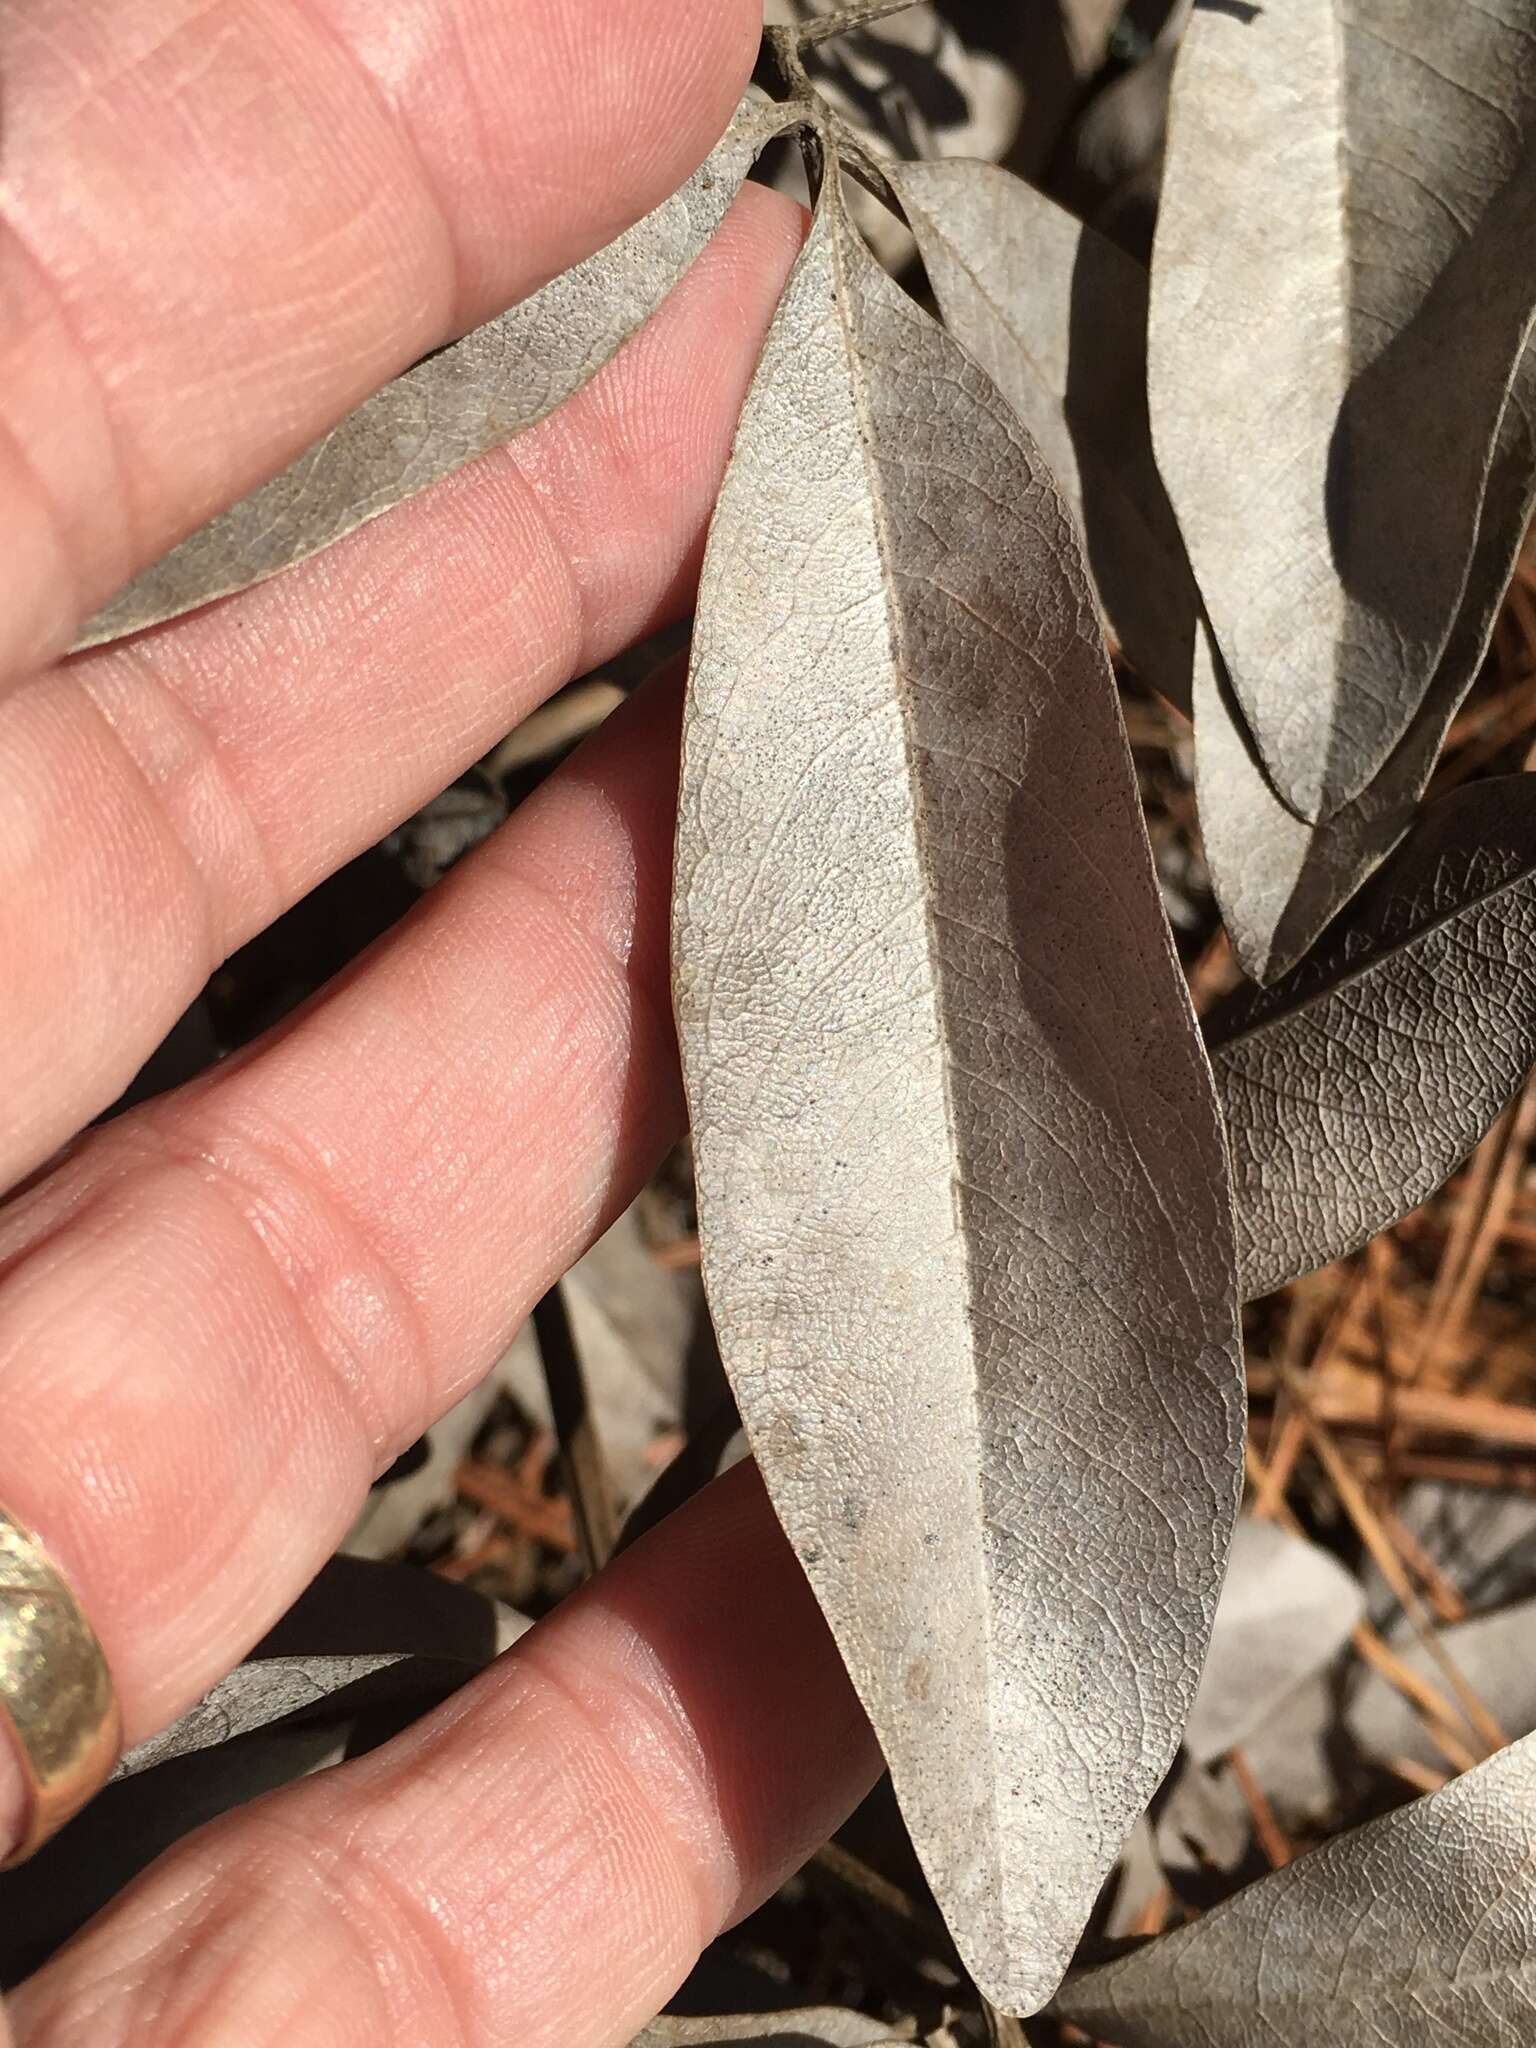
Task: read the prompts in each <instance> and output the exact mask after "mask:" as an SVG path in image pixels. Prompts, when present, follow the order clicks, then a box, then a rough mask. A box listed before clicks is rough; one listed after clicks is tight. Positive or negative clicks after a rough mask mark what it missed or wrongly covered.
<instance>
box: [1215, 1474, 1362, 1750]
mask: <svg viewBox="0 0 1536 2048" xmlns="http://www.w3.org/2000/svg"><path fill="white" fill-rule="evenodd" d="M1364 1611H1365V1593H1364V1591H1363V1589H1362V1588H1361V1585H1360V1582H1359V1581H1358V1579H1354V1578H1352V1577H1351V1576H1350V1574H1349V1573H1348V1572H1347V1571H1345V1569H1344V1567H1343V1566H1342V1565H1341V1564H1340V1563H1339V1562H1338V1560H1337V1559H1336V1558H1334V1557H1331V1556H1330V1555H1329V1553H1328V1552H1327V1551H1326V1550H1321V1549H1319V1547H1318V1546H1317V1544H1315V1543H1308V1542H1306V1541H1305V1540H1304V1539H1303V1538H1302V1537H1300V1536H1292V1535H1289V1534H1288V1533H1287V1532H1286V1531H1285V1530H1284V1529H1281V1528H1279V1527H1277V1526H1276V1524H1275V1523H1273V1522H1260V1521H1255V1520H1254V1519H1253V1517H1252V1516H1248V1515H1245V1516H1244V1517H1243V1519H1242V1520H1241V1521H1240V1522H1239V1523H1238V1525H1237V1531H1236V1534H1235V1536H1234V1538H1233V1542H1232V1558H1231V1562H1230V1564H1229V1565H1228V1567H1227V1581H1226V1584H1225V1585H1224V1586H1223V1587H1222V1590H1221V1604H1220V1606H1219V1607H1218V1608H1217V1609H1216V1620H1215V1624H1214V1626H1213V1627H1212V1629H1211V1647H1210V1652H1209V1655H1208V1656H1207V1657H1206V1660H1205V1670H1204V1671H1203V1672H1202V1673H1201V1677H1200V1690H1199V1692H1198V1693H1197V1694H1196V1696H1195V1704H1194V1706H1193V1708H1192V1709H1191V1710H1190V1716H1189V1722H1188V1725H1187V1726H1186V1728H1185V1730H1184V1746H1185V1748H1186V1749H1187V1750H1188V1751H1189V1753H1190V1755H1191V1756H1192V1757H1193V1758H1194V1759H1195V1761H1196V1763H1200V1764H1209V1763H1214V1762H1215V1760H1216V1759H1217V1758H1218V1757H1221V1756H1225V1755H1226V1753H1227V1751H1228V1750H1229V1749H1233V1748H1235V1747H1236V1745H1237V1744H1238V1743H1240V1742H1242V1741H1243V1740H1245V1738H1246V1737H1247V1736H1248V1735H1250V1734H1251V1733H1252V1732H1253V1730H1254V1729H1255V1728H1258V1727H1259V1726H1261V1725H1262V1723H1263V1722H1264V1721H1266V1720H1267V1719H1268V1718H1269V1716H1270V1715H1271V1714H1272V1713H1273V1712H1274V1711H1275V1710H1276V1708H1278V1707H1279V1706H1280V1705H1281V1704H1282V1703H1283V1702H1284V1701H1285V1700H1286V1699H1287V1698H1288V1697H1289V1695H1290V1694H1291V1693H1293V1692H1295V1691H1296V1689H1297V1688H1298V1687H1299V1686H1301V1685H1303V1684H1305V1682H1306V1681H1307V1679H1309V1678H1310V1677H1311V1676H1312V1675H1313V1673H1314V1672H1317V1671H1320V1670H1321V1669H1322V1667H1323V1666H1324V1665H1325V1664H1327V1663H1329V1662H1330V1661H1331V1660H1332V1659H1333V1657H1334V1656H1335V1655H1336V1654H1337V1653H1338V1651H1339V1650H1340V1649H1341V1648H1342V1647H1343V1645H1344V1644H1345V1643H1346V1642H1347V1641H1348V1639H1349V1635H1350V1632H1351V1630H1352V1629H1353V1628H1354V1626H1355V1624H1356V1622H1358V1621H1359V1619H1360V1617H1361V1615H1362V1614H1363V1613H1364Z"/></svg>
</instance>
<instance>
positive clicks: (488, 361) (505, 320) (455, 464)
mask: <svg viewBox="0 0 1536 2048" xmlns="http://www.w3.org/2000/svg"><path fill="white" fill-rule="evenodd" d="M788 118H790V116H789V114H788V112H787V110H786V109H785V108H783V107H781V106H777V105H772V104H770V103H769V102H767V101H766V100H763V99H761V98H758V97H757V96H755V95H753V96H749V97H748V98H747V99H745V100H743V102H742V104H741V106H740V107H739V108H738V109H737V112H736V115H735V117H734V119H733V120H732V122H731V125H730V127H729V128H728V129H727V130H726V132H725V135H724V137H723V139H722V140H721V142H720V143H719V145H718V146H717V147H716V149H715V151H714V153H713V155H712V156H710V157H709V158H708V160H707V161H706V162H705V163H704V164H703V165H702V166H701V167H700V168H699V169H698V170H697V171H695V173H694V175H693V176H692V177H691V178H690V179H689V180H688V182H687V184H685V185H684V186H683V187H682V188H681V190H680V191H678V192H675V193H674V194H673V195H672V197H671V198H670V199H668V200H667V201H666V202H665V203H664V204H663V205H661V206H659V207H657V208H656V210H655V211H654V212H653V213H650V214H647V215H646V217H645V218H644V219H643V220H641V221H639V222H637V223H636V225H635V226H634V227H632V228H631V229H630V230H629V231H628V233H626V234H623V235H621V236H620V237H619V239H618V240H617V241H616V242H612V243H610V244H609V245H608V247H607V248H606V249H601V250H599V251H598V253H597V254H596V255H595V256H591V257H589V258H588V259H587V261H586V262H585V263H580V264H578V265H577V266H576V267H575V269H573V270H568V271H566V272H565V273H564V274H563V275H562V276H560V277H557V278H555V279H553V280H552V282H551V283H549V284H547V285H545V286H544V287H543V289H542V290H541V291H538V292H535V293H534V294H533V296H532V297H531V298H528V299H524V300H523V301H522V303H521V304H520V305H516V306H513V307H512V308H511V309H510V311H508V312H506V313H503V314H502V315H501V317H500V318H499V319H496V320H492V321H490V322H488V323H487V325H485V326H484V327H478V328H476V329H475V330H474V332H473V333H471V334H467V335H465V336H464V338H463V339H462V340H461V341H458V342H455V343H454V344H453V346H452V347H450V348H445V349H442V350H441V351H439V353H437V354H436V355H432V356H428V357H427V358H426V359H425V360H424V361H422V362H420V363H418V364H417V365H416V366H415V368H414V369H411V370H408V371H407V372H406V373H405V374H404V376H401V377H397V378H396V379H395V380H394V382H393V383H391V384H387V385H385V387H384V389H383V390H382V391H379V392H377V393H376V394H375V395H374V396H373V397H372V398H370V399H368V400H366V401H365V403H364V404H362V405H360V406H359V407H358V408H357V410H356V411H355V412H353V413H351V414H350V415H349V416H348V417H347V418H346V419H345V420H343V421H342V423H341V424H340V425H339V426H338V427H336V428H334V429H333V430H332V431H331V432H330V433H329V434H327V435H326V436H325V438H324V439H323V440H321V441H318V442H317V443H316V444H315V446H314V447H313V448H311V449H309V450H308V451H307V452H306V453H305V454H304V455H302V456H300V458H299V459H298V461H297V462H295V463H293V464H292V465H291V466H290V467H289V468H288V469H285V470H284V471H283V472H282V473H281V475H279V476H276V477H274V478H273V479H272V481H271V482H270V483H268V484H264V485H263V486H262V487H261V489H260V490H257V491H255V492H253V493H252V494H251V495H250V496H249V497H247V498H243V499H241V501H240V502H239V503H238V504H237V505H233V506H231V508H230V509H229V510H228V511H227V512H224V513H221V514H220V516H219V517H218V518H217V519H215V520H213V521H212V522H211V524H209V525H207V526H204V527H200V528H199V529H198V531H197V532H196V533H194V534H192V535H191V536H190V537H189V538H188V539H187V540H184V541H183V542H182V543H181V545H180V546H179V547H178V548H175V549H173V550H172V552H171V553H170V554H168V555H167V556H165V557H164V559H163V560H162V561H159V562H157V563H156V564H155V565H154V566H153V567H152V568H150V569H147V570H146V571H145V572H144V574H143V575H141V576H139V577H137V578H136V579H135V580H134V582H132V583H131V584H129V586H128V588H127V589H126V590H124V591H123V592H122V593H121V594H120V595H119V596H118V597H116V598H114V599H113V601H112V602H111V603H110V604H109V605H107V606H106V607H105V608H104V609H103V610H101V611H99V612H98V613H97V614H96V616H95V617H94V618H93V619H92V620H90V621H89V623H88V624H87V625H86V626H85V627H84V629H83V630H82V632H81V634H80V637H79V639H78V640H77V641H76V643H75V645H76V647H77V648H79V647H93V646H95V645H97V644H98V643H99V642H101V641H103V640H113V639H116V638H118V637H119V636H120V635H122V634H124V633H136V632H139V631H140V630H141V629H142V628H143V627H145V626H152V625H156V624H158V623H159V622H160V621H161V620H164V619H170V618H175V617H176V616H177V615H178V614H179V613H181V612H186V611H190V610H192V609H193V607H194V606H197V605H201V604H207V603H208V602H209V601H210V600H211V599H213V598H217V597H227V596H229V595H230V593H231V592H233V591H237V590H244V589H246V588H247V587H248V586H249V585H251V584H253V583H260V582H262V581H263V580H264V579H265V578H267V577H269V576H275V575H277V574H278V573H279V572H280V571H281V570H283V569H288V568H291V567H292V566H293V564H294V563H295V562H302V561H303V560H305V558H306V557H307V556H310V555H313V554H317V553H319V551H320V550H321V549H322V548H326V547H329V546H330V545H331V543H332V542H333V541H338V540H340V539H342V538H343V537H344V536H345V535H346V534H348V533H351V532H352V531H353V529H354V528H356V527H359V526H362V525H363V524H365V522H366V521H368V520H370V519H377V518H378V517H379V515H380V514H381V513H383V512H388V511H390V510H391V509H392V508H393V507H394V506H396V505H399V504H402V503H404V501H405V500H406V499H407V498H410V497H413V496H414V495H415V494H416V492H418V491H422V490H425V489H426V488H427V486H428V485H429V484H434V483H438V482H440V481H441V479H442V478H443V477H445V476H449V475H451V474H452V472H453V471H454V470H456V469H461V468H463V466H464V465H465V463H467V462H472V461H474V459H475V458H476V457H477V456H480V455H484V454H486V453H487V452H488V450H490V449H492V448H496V447H499V446H500V445H501V444H502V443H503V442H505V441H509V440H510V439H511V438H512V436H513V435H514V434H519V433H521V432H523V431H524V429H525V428H528V427H532V426H535V425H537V423H538V422H539V421H540V420H541V419H543V418H545V417H546V416H547V415H548V414H549V413H551V412H553V411H554V409H555V407H556V406H557V405H560V404H562V403H563V402H564V401H565V400H566V399H567V398H569V397H570V396H571V395H572V393H573V392H576V391H579V390H580V388H581V386H582V385H583V384H585V383H586V382H587V381H588V380H589V379H590V378H591V377H593V376H595V375H596V374H597V372H598V371H599V370H600V369H601V368H602V367H603V365H604V364H605V363H606V362H607V361H609V359H610V358H611V357H612V356H613V355H614V354H615V353H616V352H617V351H618V349H619V348H620V347H621V346H622V345H623V343H624V342H626V341H627V340H628V339H629V337H630V336H631V335H632V334H633V333H635V332H636V330H637V329H638V328H640V327H642V326H644V324H645V322H646V321H647V320H648V319H649V318H650V316H651V314H652V313H653V312H654V311H655V310H656V308H657V306H659V305H660V303H661V301H662V300H663V299H664V298H665V297H666V295H667V293H668V292H669V291H670V290H671V289H672V287H673V285H675V284H676V283H677V281H678V279H679V278H680V277H681V276H682V274H683V272H684V271H685V270H687V268H688V267H689V265H690V264H691V263H692V262H693V260H694V258H695V257H696V256H697V255H698V254H699V252H700V250H701V249H702V248H703V247H704V245H705V244H706V242H708V241H709V239H710V237H711V236H712V235H713V234H714V232H715V229H716V228H717V227H718V226H719V225H720V222H721V221H722V220H723V219H724V217H725V214H726V210H727V209H728V207H729V206H730V203H731V201H732V199H733V198H734V197H735V196H736V193H737V190H738V189H739V187H740V185H741V183H742V181H743V179H744V178H745V177H746V175H747V172H748V171H749V170H750V169H751V167H752V163H753V161H754V159H755V158H756V157H757V155H758V153H759V151H760V150H761V149H762V148H763V147H764V145H765V144H766V143H767V142H768V141H769V140H770V139H771V138H772V137H773V136H774V135H775V134H777V133H778V132H779V130H780V129H781V128H782V127H783V126H784V125H785V124H786V120H787V119H788Z"/></svg>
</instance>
